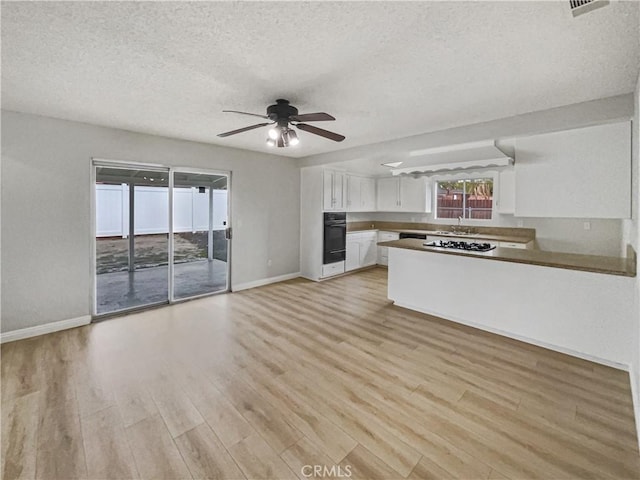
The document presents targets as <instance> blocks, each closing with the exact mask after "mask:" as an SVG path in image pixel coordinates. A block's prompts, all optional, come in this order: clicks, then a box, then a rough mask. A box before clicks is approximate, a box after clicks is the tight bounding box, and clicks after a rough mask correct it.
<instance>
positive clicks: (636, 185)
mask: <svg viewBox="0 0 640 480" xmlns="http://www.w3.org/2000/svg"><path fill="white" fill-rule="evenodd" d="M631 136H632V143H631V159H632V162H631V172H632V176H631V199H632V200H631V220H625V221H624V222H623V225H622V228H623V243H624V244H627V243H629V244H631V245H632V246H633V247H634V249H635V251H636V253H638V251H639V250H640V212H639V211H638V209H639V207H640V76H639V77H638V81H637V83H636V90H635V96H634V116H633V122H632V133H631ZM633 303H634V314H633V316H634V324H633V330H632V332H630V335H631V337H632V338H633V339H635V341H634V342H633V351H632V362H631V372H630V374H631V384H632V387H633V391H634V402H635V408H636V428H637V429H638V438H639V440H640V278H638V277H636V288H635V297H634V299H633Z"/></svg>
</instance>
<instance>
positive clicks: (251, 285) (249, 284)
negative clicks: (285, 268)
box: [231, 272, 300, 292]
mask: <svg viewBox="0 0 640 480" xmlns="http://www.w3.org/2000/svg"><path fill="white" fill-rule="evenodd" d="M299 276H300V272H295V273H287V274H285V275H278V276H277V277H269V278H262V279H260V280H254V281H253V282H246V283H238V284H236V285H233V286H232V287H231V291H232V292H239V291H240V290H247V289H249V288H255V287H261V286H263V285H269V284H270V283H277V282H284V281H285V280H291V279H293V278H298V277H299Z"/></svg>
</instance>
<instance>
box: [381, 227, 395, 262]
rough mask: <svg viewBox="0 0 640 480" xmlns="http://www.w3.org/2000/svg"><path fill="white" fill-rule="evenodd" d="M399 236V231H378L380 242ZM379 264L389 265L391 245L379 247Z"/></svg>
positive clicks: (389, 240)
mask: <svg viewBox="0 0 640 480" xmlns="http://www.w3.org/2000/svg"><path fill="white" fill-rule="evenodd" d="M399 238H400V234H399V233H395V232H378V242H391V241H393V240H398V239H399ZM378 265H389V247H378Z"/></svg>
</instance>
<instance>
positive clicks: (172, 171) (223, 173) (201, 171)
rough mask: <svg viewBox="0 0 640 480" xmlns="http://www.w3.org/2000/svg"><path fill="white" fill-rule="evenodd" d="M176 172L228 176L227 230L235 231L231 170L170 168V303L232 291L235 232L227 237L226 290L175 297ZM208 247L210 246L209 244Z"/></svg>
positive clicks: (210, 212)
mask: <svg viewBox="0 0 640 480" xmlns="http://www.w3.org/2000/svg"><path fill="white" fill-rule="evenodd" d="M175 173H193V174H200V175H220V176H226V177H227V230H228V231H230V232H233V231H232V230H231V172H230V171H228V170H209V169H205V168H189V167H171V168H170V169H169V185H170V188H171V190H170V191H171V194H170V195H169V204H170V205H169V220H170V221H169V230H170V231H171V233H170V236H171V243H170V244H169V248H170V251H169V276H170V279H169V303H170V304H174V303H181V302H187V301H189V300H194V299H196V298H202V297H209V296H211V295H218V294H220V293H229V292H230V291H231V244H232V242H231V237H233V233H232V234H231V236H230V237H229V238H227V285H226V288H225V289H224V290H220V291H217V292H210V293H201V294H199V295H192V296H190V297H185V298H175V295H174V291H173V286H174V282H173V273H174V272H173V267H174V265H173V236H174V233H173V187H174V184H175V181H174V174H175ZM212 207H213V206H212V205H209V208H212ZM211 215H213V212H212V211H209V218H211ZM225 237H226V231H225ZM207 248H209V246H207Z"/></svg>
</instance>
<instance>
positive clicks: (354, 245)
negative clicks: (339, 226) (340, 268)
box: [344, 233, 360, 272]
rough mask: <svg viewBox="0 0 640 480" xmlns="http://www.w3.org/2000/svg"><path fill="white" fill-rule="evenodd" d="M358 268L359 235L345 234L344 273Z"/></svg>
mask: <svg viewBox="0 0 640 480" xmlns="http://www.w3.org/2000/svg"><path fill="white" fill-rule="evenodd" d="M356 268H360V235H359V234H358V233H347V252H346V262H345V265H344V269H345V271H347V272H348V271H350V270H355V269H356Z"/></svg>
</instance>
